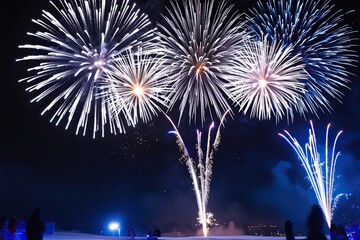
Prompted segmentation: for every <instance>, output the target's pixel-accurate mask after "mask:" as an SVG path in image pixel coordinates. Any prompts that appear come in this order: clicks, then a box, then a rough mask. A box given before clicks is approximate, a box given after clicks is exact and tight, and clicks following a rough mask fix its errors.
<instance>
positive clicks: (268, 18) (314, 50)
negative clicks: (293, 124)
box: [248, 0, 357, 115]
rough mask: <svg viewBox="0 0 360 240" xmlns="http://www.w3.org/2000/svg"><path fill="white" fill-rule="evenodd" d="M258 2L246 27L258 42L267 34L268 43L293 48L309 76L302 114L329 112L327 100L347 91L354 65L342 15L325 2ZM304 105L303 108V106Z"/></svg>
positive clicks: (352, 39) (354, 55) (353, 55)
mask: <svg viewBox="0 0 360 240" xmlns="http://www.w3.org/2000/svg"><path fill="white" fill-rule="evenodd" d="M320 2H321V1H312V0H301V1H297V0H296V1H295V0H280V1H278V0H268V1H267V2H266V4H263V3H262V2H261V1H258V10H257V9H253V10H251V14H250V16H251V18H250V19H249V25H248V26H249V28H250V29H251V30H252V31H253V32H254V33H255V35H256V36H257V37H258V38H259V39H260V38H261V36H263V35H266V34H267V35H268V36H269V37H270V40H271V41H274V42H278V41H283V43H284V45H292V46H293V48H294V54H300V55H301V57H302V61H303V63H304V64H305V70H306V72H307V74H308V77H307V79H306V80H305V81H303V82H304V84H305V88H306V92H305V94H304V98H303V99H304V100H303V99H300V100H299V105H300V106H301V108H304V112H305V111H307V112H312V113H314V114H316V115H317V111H318V110H321V111H329V112H330V111H331V105H330V100H329V98H331V99H336V100H339V101H340V99H341V98H342V96H343V93H342V90H344V89H347V88H349V87H348V85H349V83H350V82H351V81H350V79H349V75H351V73H350V72H349V67H351V66H354V62H355V61H356V58H357V56H356V55H357V54H356V51H354V49H353V47H354V44H353V41H354V40H355V38H353V37H352V34H353V33H354V32H355V31H354V30H352V28H351V27H350V26H349V25H347V24H344V16H345V13H342V11H340V10H339V11H335V10H334V9H335V7H334V6H332V5H330V3H329V1H328V0H326V1H324V3H320ZM304 103H305V105H304Z"/></svg>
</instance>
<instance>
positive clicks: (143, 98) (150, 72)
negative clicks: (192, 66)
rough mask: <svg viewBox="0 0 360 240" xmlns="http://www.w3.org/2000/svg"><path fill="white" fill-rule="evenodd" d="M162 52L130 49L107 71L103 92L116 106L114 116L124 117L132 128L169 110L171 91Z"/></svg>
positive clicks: (111, 103) (116, 59) (112, 104)
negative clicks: (168, 95) (153, 52)
mask: <svg viewBox="0 0 360 240" xmlns="http://www.w3.org/2000/svg"><path fill="white" fill-rule="evenodd" d="M164 64H165V59H164V57H163V55H162V54H161V53H159V54H151V53H149V52H148V53H144V52H143V50H142V49H141V48H139V49H138V51H136V52H135V51H134V50H132V49H129V50H128V51H126V52H125V53H124V54H122V55H120V56H119V57H117V58H115V59H114V61H113V66H111V67H110V71H107V72H106V75H107V77H106V78H105V81H104V90H105V92H106V95H107V96H108V99H109V101H111V102H110V105H111V106H113V107H114V109H113V112H114V115H115V116H118V115H119V114H125V116H126V118H128V119H129V120H130V121H129V124H130V125H135V124H136V123H137V122H138V121H139V119H141V120H142V121H143V122H145V123H146V122H148V121H149V120H151V119H152V117H153V116H154V115H157V113H158V112H163V113H164V109H167V108H168V100H167V98H166V95H167V93H168V92H169V91H170V88H169V86H168V78H167V75H166V72H165V70H164Z"/></svg>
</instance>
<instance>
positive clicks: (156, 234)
mask: <svg viewBox="0 0 360 240" xmlns="http://www.w3.org/2000/svg"><path fill="white" fill-rule="evenodd" d="M154 236H155V237H161V231H160V229H158V228H156V229H155V230H154Z"/></svg>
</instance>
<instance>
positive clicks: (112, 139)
mask: <svg viewBox="0 0 360 240" xmlns="http://www.w3.org/2000/svg"><path fill="white" fill-rule="evenodd" d="M331 2H332V3H334V4H335V7H336V8H337V9H343V10H344V11H349V10H355V12H352V13H349V14H348V15H347V17H346V20H347V21H348V23H349V24H351V25H352V26H353V27H354V29H356V30H360V20H359V17H358V16H359V12H360V9H358V7H357V6H356V5H357V2H356V1H344V0H342V1H340V0H336V1H335V0H332V1H331ZM344 2H346V5H344V6H343V5H341V3H344ZM137 3H138V7H139V8H140V9H141V10H142V11H144V12H145V13H147V14H149V18H150V19H154V22H155V20H158V21H161V20H160V19H161V16H160V12H163V13H165V7H164V6H165V5H167V4H168V1H165V0H152V1H145V0H142V1H140V0H138V1H137ZM7 4H9V5H10V7H5V6H3V7H2V14H1V17H2V20H1V39H2V44H3V48H2V55H1V73H2V74H1V82H2V83H3V84H2V94H1V98H2V106H3V107H2V112H1V117H0V119H1V133H0V136H1V147H0V149H1V153H0V214H1V215H6V216H8V217H11V216H14V215H15V216H17V218H18V219H23V220H26V219H27V218H28V217H29V216H30V215H31V213H32V212H33V211H34V209H35V208H37V207H40V208H41V210H42V215H43V218H44V219H45V221H48V222H55V226H56V227H57V228H59V229H80V230H84V231H94V232H96V231H98V230H99V229H101V228H103V227H104V226H105V225H106V224H107V223H108V221H110V220H118V221H120V222H121V223H122V224H123V225H124V226H129V225H131V224H134V225H135V226H139V228H143V229H145V230H146V229H147V228H149V229H151V228H153V227H155V226H159V227H160V228H161V229H164V230H165V229H168V228H169V226H176V225H178V226H184V225H185V226H191V227H192V226H194V224H195V223H196V218H197V212H198V210H197V205H196V201H195V194H194V191H193V190H192V180H191V178H190V175H189V173H188V171H187V167H186V166H185V164H182V163H180V162H179V158H180V156H181V153H180V151H179V148H178V146H177V145H176V139H175V137H174V135H171V134H169V133H168V132H169V131H171V130H173V129H172V127H171V124H170V123H169V122H168V120H167V119H166V118H165V117H164V116H163V115H161V114H159V116H157V117H155V118H154V119H153V121H151V122H150V123H148V124H139V125H138V126H137V127H136V128H134V129H132V128H128V129H127V133H126V134H121V135H110V134H107V135H106V136H105V137H104V138H96V139H93V138H92V137H91V136H90V135H88V136H82V135H75V133H74V129H69V130H65V128H64V125H63V124H60V125H59V126H55V125H54V124H53V123H50V122H49V118H50V115H46V114H45V115H44V116H41V115H40V113H41V111H42V109H43V107H44V106H45V104H46V102H44V103H42V102H39V103H30V99H31V98H32V97H33V96H34V95H32V94H30V93H28V92H26V91H25V88H26V84H22V83H19V82H18V79H20V78H21V77H23V76H25V72H26V69H25V67H24V64H21V63H16V62H15V59H16V58H19V57H22V56H23V55H22V52H21V50H19V49H18V45H19V44H24V43H27V37H26V32H27V31H29V30H30V29H31V28H32V27H33V25H32V23H31V21H30V20H31V19H32V18H39V17H40V14H41V10H42V9H51V6H50V4H49V3H48V1H46V0H37V1H27V0H18V1H8V3H7ZM250 7H251V8H252V7H255V1H249V0H241V1H236V3H235V8H238V9H239V11H241V12H248V10H249V8H250ZM354 36H355V37H356V38H359V33H356V34H355V35H354ZM357 44H358V42H357ZM351 72H353V73H354V74H355V76H350V78H351V79H352V83H351V84H350V85H349V86H350V89H343V93H344V98H343V99H342V103H340V102H337V101H336V100H333V99H331V102H332V107H333V111H332V112H331V113H328V112H324V113H322V112H319V113H318V115H319V117H317V116H315V115H308V118H307V119H303V118H296V119H295V120H294V122H293V123H287V122H286V121H285V122H279V123H276V122H275V121H274V120H271V121H258V120H256V119H250V118H249V117H248V116H242V115H241V114H239V113H236V114H235V115H234V116H233V117H227V121H226V122H225V128H222V130H221V133H222V138H221V143H220V146H219V149H218V151H217V152H216V154H215V158H214V164H213V176H212V181H211V186H210V187H211V189H210V197H209V204H208V210H209V211H210V212H213V213H214V215H215V219H217V223H219V224H221V223H227V222H229V221H234V222H235V224H236V226H238V227H239V228H240V227H241V226H244V225H248V224H277V225H281V226H282V225H283V223H284V221H285V220H286V219H288V218H289V219H292V220H293V222H294V225H295V228H296V227H302V226H304V223H305V219H306V216H307V214H308V212H309V209H310V206H311V204H313V203H316V199H315V195H314V192H313V191H312V189H311V186H310V183H309V181H308V180H307V179H306V173H305V170H304V169H303V167H302V166H301V163H300V160H298V159H297V156H296V155H295V153H294V152H293V151H292V149H291V147H290V145H288V144H287V143H286V141H285V140H284V139H282V138H281V137H280V136H278V133H279V132H283V130H284V129H286V130H288V131H289V132H290V133H291V134H292V135H293V136H295V137H296V138H297V139H298V140H299V141H300V142H301V143H302V145H304V143H305V141H307V138H308V131H307V130H308V128H309V127H310V124H309V120H310V119H311V120H312V121H313V123H314V126H315V131H316V134H317V137H318V139H319V140H318V143H319V145H322V143H323V142H324V141H325V130H326V125H327V124H328V123H332V126H331V129H330V133H331V134H332V135H331V137H332V138H331V139H333V137H334V135H335V134H336V133H337V132H338V131H340V130H343V131H344V132H343V134H342V135H341V137H340V140H339V141H338V145H337V150H340V151H341V153H342V155H341V156H340V158H339V160H338V163H337V168H336V175H337V178H336V180H335V193H334V194H335V195H336V194H338V193H350V194H351V196H350V197H349V198H348V199H346V198H341V199H340V201H339V202H338V207H337V208H336V210H335V211H334V219H335V221H337V222H341V223H343V224H344V225H347V224H350V223H353V222H355V221H360V209H358V208H359V206H360V190H359V189H360V124H359V123H360V108H359V106H360V82H359V77H358V76H360V73H359V68H351ZM235 112H236V111H235ZM170 115H171V116H172V114H171V113H170ZM175 116H176V115H175ZM174 121H177V119H174ZM216 123H218V122H216ZM209 124H210V122H206V123H205V124H204V126H203V128H201V126H194V125H188V124H187V122H186V121H185V122H184V124H182V125H181V126H180V127H179V130H180V133H181V134H182V136H183V138H184V140H185V143H186V145H187V147H188V148H189V150H190V153H191V155H192V157H193V158H195V160H196V159H197V156H196V152H195V140H196V129H199V130H201V131H202V132H203V133H204V137H205V136H206V133H207V128H208V126H209ZM214 133H215V132H214ZM203 141H205V138H204V140H203Z"/></svg>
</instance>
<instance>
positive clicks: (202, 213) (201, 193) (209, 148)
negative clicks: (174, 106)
mask: <svg viewBox="0 0 360 240" xmlns="http://www.w3.org/2000/svg"><path fill="white" fill-rule="evenodd" d="M229 111H230V110H228V111H226V112H225V113H224V114H223V116H222V118H221V121H220V125H219V127H218V130H217V133H216V136H215V139H214V142H213V143H212V144H211V130H212V129H213V128H214V122H213V123H212V124H211V125H210V127H209V131H208V138H207V144H206V152H205V156H204V152H203V151H202V149H201V145H202V144H201V132H199V131H197V145H196V149H197V155H198V165H197V169H198V171H197V170H196V164H195V161H194V160H193V159H192V158H191V157H190V155H189V152H188V150H187V148H186V145H185V143H184V141H183V139H182V137H181V135H180V133H179V131H178V129H177V128H176V125H175V124H174V123H173V121H172V120H171V119H170V117H169V116H167V115H166V117H167V118H168V119H169V121H170V123H171V124H172V126H173V128H174V129H175V130H174V131H172V132H170V133H173V134H175V135H176V138H177V141H176V142H177V144H178V146H179V149H180V151H181V153H182V156H181V158H180V160H183V161H184V162H185V164H186V166H187V167H188V171H189V173H190V176H191V178H192V180H193V187H194V191H195V195H196V202H197V205H198V209H199V213H198V215H199V216H198V221H199V223H200V224H201V225H202V230H203V234H204V236H207V234H208V227H207V226H208V225H210V224H212V223H213V221H214V218H213V214H212V213H210V212H207V209H206V207H207V203H208V198H209V192H210V181H211V175H212V164H213V159H214V153H215V151H216V150H217V148H218V146H219V144H220V127H221V126H222V125H223V123H224V120H225V116H226V114H227V113H228V112H229ZM204 158H205V161H204ZM197 174H198V175H197Z"/></svg>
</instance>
